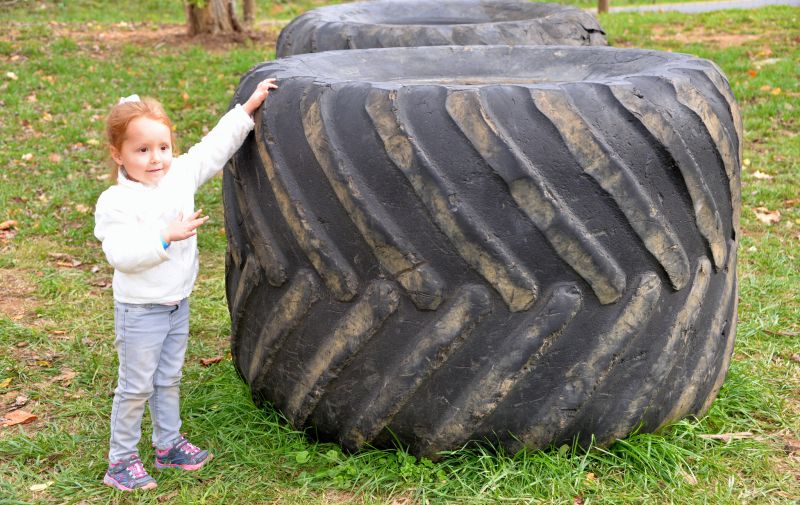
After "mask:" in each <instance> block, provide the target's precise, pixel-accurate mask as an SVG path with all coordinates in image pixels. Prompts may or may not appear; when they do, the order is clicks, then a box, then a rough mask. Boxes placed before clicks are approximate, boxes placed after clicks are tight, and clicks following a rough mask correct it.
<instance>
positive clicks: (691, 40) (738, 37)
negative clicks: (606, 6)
mask: <svg viewBox="0 0 800 505" xmlns="http://www.w3.org/2000/svg"><path fill="white" fill-rule="evenodd" d="M652 31H653V35H652V37H651V38H652V39H653V40H654V41H657V42H679V43H681V44H687V45H689V44H703V45H709V46H716V47H719V48H721V49H724V48H727V47H733V46H741V45H743V44H746V43H748V42H754V41H757V40H761V39H764V38H768V37H769V36H770V34H769V33H761V34H758V35H755V34H747V33H720V32H716V31H713V30H712V29H709V28H708V27H706V26H698V27H697V28H693V29H691V30H686V31H675V27H674V26H654V27H653V28H652Z"/></svg>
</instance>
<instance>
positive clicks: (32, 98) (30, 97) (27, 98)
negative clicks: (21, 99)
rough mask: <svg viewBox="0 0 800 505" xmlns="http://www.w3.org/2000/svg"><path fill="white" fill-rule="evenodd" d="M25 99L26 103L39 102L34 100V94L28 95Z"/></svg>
mask: <svg viewBox="0 0 800 505" xmlns="http://www.w3.org/2000/svg"><path fill="white" fill-rule="evenodd" d="M25 99H26V100H28V101H29V102H31V103H36V102H38V101H39V100H38V99H37V98H36V93H31V94H30V95H28V96H27V97H25Z"/></svg>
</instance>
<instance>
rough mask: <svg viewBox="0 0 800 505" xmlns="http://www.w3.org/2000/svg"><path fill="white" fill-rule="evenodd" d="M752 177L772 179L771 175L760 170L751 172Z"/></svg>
mask: <svg viewBox="0 0 800 505" xmlns="http://www.w3.org/2000/svg"><path fill="white" fill-rule="evenodd" d="M753 177H754V178H756V179H764V180H767V181H769V180H771V179H772V176H771V175H769V174H765V173H764V172H761V171H758V170H756V171H755V172H753Z"/></svg>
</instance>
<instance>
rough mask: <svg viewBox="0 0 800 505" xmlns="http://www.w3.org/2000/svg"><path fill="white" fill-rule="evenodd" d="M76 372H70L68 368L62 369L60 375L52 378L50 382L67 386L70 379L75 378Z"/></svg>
mask: <svg viewBox="0 0 800 505" xmlns="http://www.w3.org/2000/svg"><path fill="white" fill-rule="evenodd" d="M77 375H78V372H76V371H74V370H70V369H69V368H62V369H61V373H60V374H59V375H56V376H55V377H53V378H52V379H51V380H50V382H60V383H61V385H62V386H69V384H70V383H71V382H72V379H74V378H75V377H77Z"/></svg>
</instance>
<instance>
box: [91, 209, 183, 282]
mask: <svg viewBox="0 0 800 505" xmlns="http://www.w3.org/2000/svg"><path fill="white" fill-rule="evenodd" d="M106 200H107V199H104V198H103V197H102V196H101V197H100V199H99V200H98V201H97V207H96V209H95V227H94V235H95V237H97V238H98V239H99V240H100V241H101V242H102V243H103V252H104V253H105V255H106V259H107V260H108V262H109V263H110V264H111V266H112V267H114V268H115V269H116V270H119V271H120V272H124V273H126V274H133V273H138V272H142V271H144V270H147V269H148V268H152V267H154V266H156V265H158V264H160V263H163V262H164V261H167V260H168V259H169V255H168V254H167V251H165V250H164V246H163V245H162V244H161V236H160V234H159V230H155V229H152V230H151V229H146V228H145V227H143V226H141V225H140V224H139V223H137V222H135V220H134V219H133V218H132V217H130V215H129V214H126V213H125V212H123V211H122V210H121V209H116V208H113V207H112V206H111V205H110V204H109V203H108V202H107V201H106Z"/></svg>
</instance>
